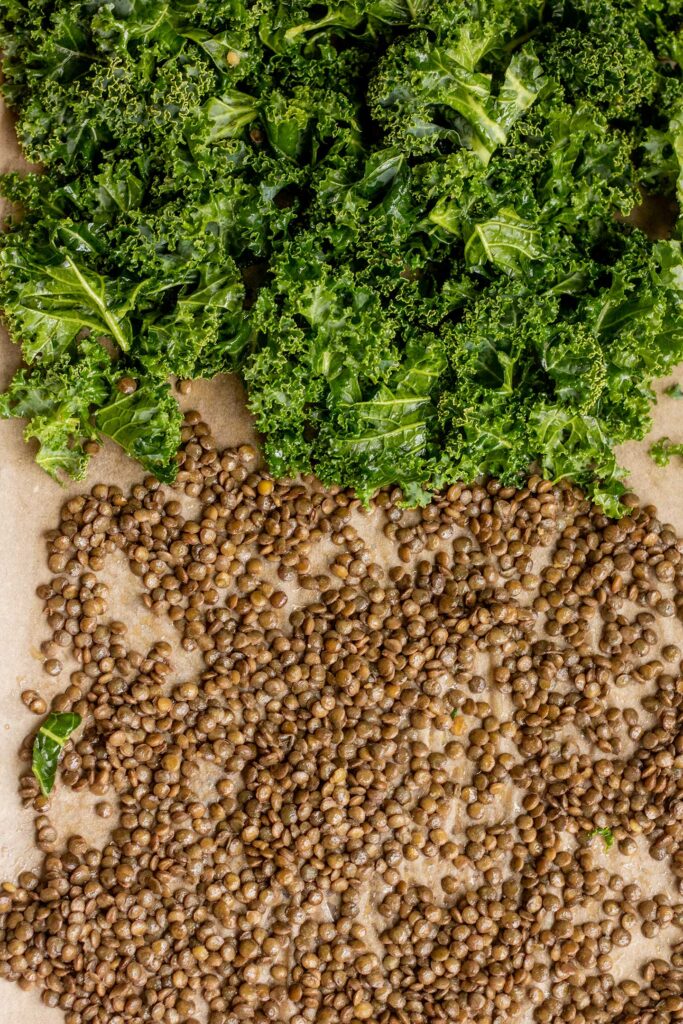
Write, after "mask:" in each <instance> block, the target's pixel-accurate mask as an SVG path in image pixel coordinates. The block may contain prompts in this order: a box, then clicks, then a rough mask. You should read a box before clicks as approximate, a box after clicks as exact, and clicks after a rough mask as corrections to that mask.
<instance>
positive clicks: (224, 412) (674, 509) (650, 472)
mask: <svg viewBox="0 0 683 1024" xmlns="http://www.w3.org/2000/svg"><path fill="white" fill-rule="evenodd" d="M22 167H26V164H25V163H24V162H23V161H22V158H21V154H20V152H19V149H18V147H17V143H16V139H15V136H14V131H13V126H12V122H11V119H10V117H9V115H8V114H7V111H6V110H4V109H3V108H2V107H1V106H0V171H2V172H4V171H7V170H10V169H21V168H22ZM18 362H19V359H18V350H17V348H16V347H15V346H13V345H11V344H10V343H9V341H8V339H7V335H6V334H5V333H4V332H0V386H1V387H4V386H5V385H6V383H7V381H8V380H9V378H10V376H11V375H12V373H13V371H14V369H15V368H16V366H17V365H18ZM676 379H678V380H679V381H680V382H681V383H682V384H683V367H681V369H680V370H679V372H678V373H677V374H675V375H674V376H673V377H670V378H667V379H666V380H664V381H661V382H659V384H658V385H657V391H658V393H661V392H662V391H663V389H664V388H665V387H666V386H667V385H668V384H670V383H671V382H672V381H674V380H676ZM183 404H184V405H185V407H187V408H197V409H199V410H200V411H201V413H202V415H203V416H204V417H205V418H206V419H207V420H208V422H209V423H210V424H211V426H212V429H213V431H214V434H215V436H216V438H217V440H218V441H219V443H222V444H240V443H242V442H244V441H254V440H255V434H254V429H253V425H252V423H251V420H250V417H249V414H248V413H247V411H246V407H245V404H244V394H243V391H242V388H241V386H240V385H239V382H238V381H237V380H235V379H234V378H230V377H219V378H216V379H215V380H214V381H211V382H210V383H205V382H200V383H196V384H194V385H193V388H192V393H191V395H190V396H189V397H188V398H186V399H184V400H183ZM663 434H667V435H669V436H670V437H671V438H672V439H675V440H681V439H683V400H679V401H676V400H673V399H670V398H667V397H666V396H664V397H662V399H661V401H660V404H659V405H658V406H657V408H656V410H655V423H654V429H653V431H652V435H651V436H652V437H653V438H658V437H660V436H662V435H663ZM647 447H648V441H647V440H646V441H643V442H642V443H632V444H628V445H626V446H625V447H624V448H623V449H622V451H621V459H622V461H623V463H624V464H625V465H626V466H627V467H628V468H629V470H630V471H631V484H632V488H633V490H634V491H635V492H636V493H637V494H639V495H640V497H641V499H642V500H643V502H646V503H653V504H656V505H657V506H658V508H659V511H660V516H661V517H662V518H663V519H664V520H665V521H668V522H671V523H672V524H674V526H675V527H676V529H677V530H678V532H679V533H683V461H680V460H678V461H677V462H674V463H672V464H671V465H670V466H669V468H668V469H660V468H658V467H657V466H656V465H655V464H654V463H653V462H652V460H651V459H650V458H649V456H648V455H647ZM32 451H33V450H32V449H31V448H30V447H29V446H28V445H26V444H25V443H24V441H23V440H22V424H21V423H20V422H18V421H16V420H12V421H0V581H1V582H0V653H1V658H0V667H1V671H0V882H1V881H3V880H8V881H12V880H16V877H17V875H18V873H19V872H20V871H22V870H25V869H28V868H31V867H35V866H36V865H37V864H38V862H39V855H38V854H37V852H36V851H35V849H34V847H33V834H32V832H33V826H32V815H31V813H30V812H28V811H24V810H23V809H22V807H21V804H20V802H19V798H18V793H17V780H18V775H19V771H20V762H19V758H18V756H17V752H18V749H19V745H20V743H21V740H22V739H23V737H24V735H25V734H26V733H27V732H28V731H29V730H30V729H31V728H33V727H34V726H35V724H36V718H35V716H33V715H32V714H30V712H29V711H28V710H27V709H26V708H25V707H24V705H23V704H22V703H21V701H20V699H19V698H20V694H21V692H22V690H24V689H27V688H31V689H36V690H38V691H39V692H40V693H41V694H42V695H43V696H44V697H45V698H46V699H48V700H49V698H50V697H51V696H52V695H53V694H54V693H56V692H59V691H61V690H62V689H64V687H65V686H66V685H67V678H66V673H63V674H62V676H61V677H59V678H58V679H57V680H56V681H55V680H52V679H50V678H49V677H48V676H46V675H45V674H44V673H43V671H42V669H41V659H40V651H39V646H40V643H41V641H42V640H44V639H46V637H47V629H46V625H45V623H44V621H43V617H42V611H41V602H40V601H39V600H38V598H37V597H36V596H35V587H36V585H37V584H38V583H40V582H43V581H44V580H45V579H47V578H48V575H49V574H48V572H47V568H46V566H45V545H44V541H43V534H44V532H45V531H46V530H48V529H50V528H51V527H52V526H53V525H54V524H55V523H56V521H57V517H58V510H59V508H60V506H61V504H62V503H63V502H64V501H65V500H66V499H67V498H68V497H69V495H70V494H72V493H80V492H81V491H82V490H83V489H84V488H85V487H88V486H92V485H93V484H95V483H97V482H99V481H105V482H116V483H119V484H120V485H122V486H126V485H127V484H128V483H129V482H131V481H133V480H134V479H136V478H138V477H139V476H140V474H141V470H140V468H139V467H138V466H136V465H135V464H134V463H132V462H131V461H130V460H128V459H127V458H126V457H125V456H124V455H123V454H122V453H121V452H120V450H118V449H117V448H116V447H115V446H114V445H113V444H111V445H109V446H108V447H107V448H106V449H105V451H104V452H103V453H102V454H100V455H99V456H98V457H96V458H95V459H94V460H93V463H92V465H91V469H90V474H89V477H88V480H87V481H86V482H85V483H78V484H74V485H72V486H71V487H69V488H61V487H59V486H58V485H57V484H56V483H54V482H53V481H52V480H51V479H50V478H49V477H48V476H47V475H46V474H45V473H44V472H43V471H42V470H41V469H39V468H38V466H36V464H35V462H34V461H33V454H32ZM133 602H134V598H133V597H132V596H131V597H130V603H131V606H133ZM134 609H135V614H136V616H137V617H138V619H139V621H140V623H141V625H140V628H141V630H143V631H144V629H145V628H146V627H147V624H148V620H149V621H150V622H151V618H150V617H147V619H145V616H144V611H145V610H144V608H142V606H140V605H135V606H134ZM156 629H157V633H158V631H159V626H158V625H157V627H156ZM81 810H82V800H81ZM66 811H67V813H68V808H67V809H66ZM72 813H73V814H74V826H73V830H74V831H75V830H78V828H79V827H80V826H81V823H80V822H79V823H78V824H76V817H75V815H76V809H75V808H72ZM634 867H635V866H634ZM647 867H648V868H649V867H650V865H647ZM664 953H665V951H664V950H662V954H664ZM662 954H660V955H662ZM62 1021H63V1014H62V1011H61V1010H50V1009H48V1008H47V1007H45V1006H43V1004H42V1003H41V1002H40V1000H39V998H38V996H37V994H36V993H35V992H23V991H21V990H20V989H19V988H18V987H17V986H15V985H9V984H0V1024H61V1022H62Z"/></svg>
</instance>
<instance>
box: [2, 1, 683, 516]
mask: <svg viewBox="0 0 683 1024" xmlns="http://www.w3.org/2000/svg"><path fill="white" fill-rule="evenodd" d="M682 20H683V0H669V2H667V3H664V2H662V0H553V3H550V4H548V3H544V2H542V0H339V2H338V3H335V4H330V5H327V6H325V5H320V4H313V3H310V2H308V0H293V2H288V3H284V2H281V0H202V2H200V3H192V4H190V3H188V2H187V0H177V2H175V3H171V4H168V3H161V2H160V0H130V2H127V3H125V4H119V3H115V4H110V3H108V4H104V3H100V2H98V0H93V2H92V3H85V4H75V3H67V2H65V0H38V2H34V0H30V2H29V0H5V2H4V3H2V4H1V5H0V45H2V48H3V51H4V53H5V59H4V74H5V82H4V86H3V89H4V94H5V97H6V99H7V102H8V103H9V104H10V106H11V107H12V108H13V109H14V110H15V112H16V114H17V133H18V137H19V139H20V142H21V144H22V146H23V149H24V152H25V154H26V156H27V158H28V159H30V160H32V161H35V162H37V163H40V164H41V165H42V168H43V170H42V172H41V173H28V174H26V175H23V176H20V175H17V174H10V175H6V176H5V177H4V179H3V192H4V194H5V195H6V196H7V198H8V199H9V200H10V201H11V202H12V203H13V204H14V205H13V209H14V211H15V213H14V214H13V216H12V218H10V222H9V223H8V225H7V231H6V232H5V233H4V234H3V236H2V237H1V238H0V305H1V306H2V308H3V309H4V314H5V318H6V320H7V323H8V325H9V328H10V331H11V334H12V336H13V338H14V340H15V341H16V342H17V343H18V344H20V345H21V348H22V353H23V357H24V366H23V367H22V368H21V369H20V370H19V371H18V372H17V374H16V376H15V378H14V380H13V381H12V382H11V383H10V385H9V388H8V390H7V392H6V393H5V394H4V395H2V396H0V415H4V416H20V417H24V418H26V420H27V421H28V423H27V427H26V436H27V438H36V439H37V440H38V443H39V448H38V453H37V459H38V461H39V463H40V464H41V465H42V466H44V468H45V469H46V470H48V472H50V473H51V474H52V475H54V476H56V477H60V476H62V475H64V474H66V475H67V476H73V477H81V476H83V474H84V473H85V472H86V468H87V464H88V460H89V457H90V455H89V452H90V451H92V450H93V445H92V443H91V442H93V441H96V440H99V439H101V438H103V437H111V438H113V439H114V440H116V441H117V442H118V443H119V444H120V445H121V446H122V447H123V448H124V449H125V450H126V451H127V452H129V453H130V454H131V455H132V456H133V457H135V458H137V459H138V460H139V461H140V462H141V463H142V464H143V465H144V466H145V467H146V468H147V469H148V470H149V471H151V472H153V473H154V474H156V475H157V476H158V477H159V478H160V479H162V480H170V479H172V478H173V476H174V474H175V472H176V465H177V463H176V453H177V449H178V445H179V439H180V413H179V411H178V407H177V404H176V400H175V398H174V397H173V395H172V392H171V390H170V387H169V379H170V378H172V377H173V376H178V377H182V378H193V377H211V376H214V375H215V374H217V373H221V372H237V373H239V374H240V375H241V376H242V378H243V380H244V381H245V383H246V385H247V389H248V400H249V405H250V408H251V410H252V412H253V413H254V416H255V419H256V424H257V426H258V428H259V429H260V430H261V431H262V434H263V437H264V450H265V454H266V457H267V459H268V461H269V464H270V466H271V468H272V469H273V471H275V472H276V473H283V474H284V473H286V474H291V473H295V472H307V471H311V470H313V471H315V472H316V473H317V474H318V475H319V476H320V478H321V479H322V480H323V481H325V482H328V483H340V484H343V485H346V486H351V487H353V488H355V490H356V492H357V493H358V495H359V496H360V497H361V498H362V499H363V500H367V499H369V498H370V497H371V496H372V494H373V493H374V492H375V491H376V490H377V489H378V488H379V487H382V486H384V485H386V484H396V485H398V486H400V487H401V488H402V490H403V494H404V498H405V500H406V501H407V502H409V503H422V502H425V501H427V500H429V496H430V494H431V493H432V491H433V490H434V489H435V488H437V487H441V486H443V485H444V484H446V483H449V482H451V481H454V480H466V481H471V480H473V479H475V478H476V477H478V476H480V475H495V476H497V477H499V478H500V479H502V480H503V481H505V482H508V483H519V482H520V481H521V480H522V479H523V477H524V475H525V474H526V473H527V472H528V471H529V468H530V467H531V466H532V465H533V466H536V467H537V468H539V469H540V470H541V471H542V472H543V473H544V474H545V475H547V476H548V477H549V478H551V479H553V480H558V479H561V478H568V479H571V480H573V481H575V482H577V483H578V484H580V485H581V486H582V487H584V488H585V490H586V492H587V493H588V494H589V496H590V497H591V498H592V499H593V500H594V501H595V502H596V503H597V504H598V505H600V506H601V507H602V508H603V509H604V510H605V511H606V512H607V513H608V514H611V515H618V514H620V512H621V510H622V506H621V503H620V495H621V494H622V493H623V491H624V484H623V471H622V470H621V469H620V467H619V465H618V463H617V461H616V457H615V454H614V449H615V447H616V446H617V445H618V444H620V443H621V442H622V441H625V440H628V439H641V438H643V437H644V436H645V434H646V433H647V431H648V429H649V426H650V423H651V406H652V403H653V402H654V400H655V395H654V392H653V389H652V382H653V381H654V379H655V378H657V377H660V376H664V375H666V374H668V373H669V372H670V371H671V370H672V368H673V367H674V366H675V365H676V364H677V363H678V362H680V361H681V360H683V315H682V311H683V255H682V253H681V243H680V235H681V230H680V227H681V221H680V219H679V220H678V221H677V222H676V216H677V215H678V211H679V206H680V202H681V199H682V198H683V82H682V78H681V70H680V61H681V56H682V54H683V47H682V46H681V42H680V31H679V29H680V24H681V21H682ZM650 197H659V199H660V201H661V202H663V203H664V204H665V205H666V204H668V205H669V207H670V208H671V209H672V210H673V211H674V216H672V224H671V232H670V236H669V238H668V239H666V240H659V241H656V240H654V239H649V238H648V237H647V236H646V235H645V234H644V233H643V232H642V231H641V230H640V229H639V228H638V227H637V226H636V224H635V223H634V218H633V217H631V216H630V214H631V211H633V209H634V207H638V206H639V204H640V203H641V202H643V201H646V202H647V201H648V200H649V198H650ZM124 377H125V378H132V379H133V380H135V381H136V383H137V388H136V390H135V391H133V392H132V393H124V392H123V391H121V390H119V388H118V383H119V381H120V380H121V379H122V378H124ZM673 451H674V449H673V448H669V447H667V446H666V445H660V446H659V447H656V452H655V454H656V455H657V457H658V458H659V459H660V460H661V461H663V460H665V459H666V458H667V457H668V455H669V454H671V453H673Z"/></svg>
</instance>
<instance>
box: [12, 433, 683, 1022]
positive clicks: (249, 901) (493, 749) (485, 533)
mask: <svg viewBox="0 0 683 1024" xmlns="http://www.w3.org/2000/svg"><path fill="white" fill-rule="evenodd" d="M183 442H184V446H183V449H182V452H181V455H180V457H179V458H180V469H179V473H178V478H177V483H176V485H175V487H174V488H173V489H171V488H165V487H162V486H161V485H160V484H159V483H158V481H157V480H155V479H154V478H146V479H145V480H144V481H143V482H142V483H140V484H138V485H136V486H133V487H132V488H131V490H130V492H129V493H128V494H125V493H124V492H123V491H122V490H121V488H119V487H117V486H105V485H102V484H98V485H97V486H95V487H93V488H92V490H91V491H90V493H89V494H84V495H82V496H80V497H75V498H71V499H70V500H68V501H67V502H66V504H65V506H64V508H63V510H62V514H61V520H60V523H59V526H58V528H57V529H55V530H53V531H52V532H50V533H49V535H48V565H49V568H50V571H51V574H52V578H51V579H50V582H49V583H46V584H45V585H43V586H41V587H40V588H39V590H38V593H39V596H40V598H41V599H43V601H44V604H45V611H46V616H47V622H48V624H49V627H50V629H51V630H52V633H53V637H52V639H51V640H50V641H48V642H46V643H45V644H44V646H43V650H44V655H45V669H46V671H47V672H48V673H51V674H54V675H59V674H60V672H62V671H66V670H67V667H68V670H69V672H70V681H69V685H68V687H67V688H66V689H65V690H64V692H63V693H61V694H59V695H58V696H56V697H54V699H53V700H52V702H51V710H53V711H57V712H61V711H76V712H78V713H79V714H80V715H81V716H82V718H83V725H82V727H81V728H80V729H79V730H78V732H76V733H75V734H74V736H73V737H72V740H71V741H70V742H69V744H68V745H67V747H66V748H65V752H64V756H63V758H62V762H61V766H60V771H59V776H58V780H57V786H56V790H55V795H53V796H51V797H50V798H49V799H48V798H46V797H44V796H42V795H41V794H40V792H39V789H38V786H37V783H36V781H35V780H34V778H33V776H32V775H31V774H30V771H29V768H28V765H27V770H26V773H25V775H24V776H23V778H22V779H21V793H22V796H23V800H24V802H25V804H26V805H27V806H29V807H31V808H33V810H34V812H35V815H36V817H35V826H36V843H37V846H38V848H39V850H40V851H41V852H42V860H41V864H40V867H39V869H37V870H35V871H24V872H23V873H22V874H20V875H19V878H18V881H17V883H16V884H13V883H6V884H5V885H4V886H2V887H1V888H0V976H2V977H5V978H8V979H12V980H15V981H18V982H19V984H20V985H22V986H23V987H25V988H28V987H32V986H35V987H37V988H38V989H39V990H40V992H41V995H42V999H43V1001H44V1002H45V1003H46V1004H47V1005H48V1006H52V1007H60V1008H61V1009H62V1010H63V1013H64V1019H65V1021H66V1022H67V1024H86V1022H95V1024H149V1022H159V1024H202V1022H207V1024H239V1022H242V1021H250V1022H255V1024H267V1022H273V1021H289V1022H291V1024H308V1022H311V1024H359V1022H364V1021H371V1022H377V1024H437V1022H441V1021H444V1022H446V1021H452V1022H456V1024H510V1022H517V1021H535V1022H538V1024H551V1022H556V1021H557V1022H562V1024H589V1022H590V1024H669V1022H673V1021H683V934H681V929H682V928H683V902H679V900H683V896H682V895H681V894H682V893H683V848H682V847H681V839H682V838H683V774H682V771H681V769H682V768H683V680H682V678H681V671H682V668H683V666H682V664H681V650H680V648H679V647H678V646H676V644H675V643H674V642H672V640H671V636H672V635H673V634H674V633H675V630H676V627H677V626H679V625H680V618H681V616H683V542H681V541H680V540H679V539H678V538H677V537H676V535H675V532H674V530H673V528H672V527H670V526H667V525H665V524H662V523H660V522H659V521H658V520H657V518H656V510H655V509H654V508H653V507H652V506H646V507H643V508H641V507H638V504H637V501H636V500H635V498H631V497H627V498H626V506H627V509H628V514H627V515H625V516H624V517H623V518H622V519H621V520H620V521H618V522H617V521H613V520H609V519H607V518H605V517H604V516H603V515H602V514H600V513H599V512H598V511H596V510H595V509H594V508H592V507H591V506H590V504H589V503H588V502H587V501H586V500H585V499H584V497H583V496H582V494H581V493H580V492H579V491H577V490H576V489H572V488H570V487H568V486H564V485H553V484H551V483H550V482H548V481H544V480H542V479H541V478H540V477H533V478H532V479H530V480H529V481H528V484H527V486H526V487H524V488H523V489H521V490H515V489H514V488H511V487H503V486H501V485H500V484H498V483H496V482H490V483H488V484H487V485H485V486H471V487H464V486H453V487H451V488H449V489H448V490H447V491H446V492H445V493H443V494H442V495H441V496H439V497H437V498H436V499H435V500H434V501H433V502H432V504H430V505H428V506H427V507H425V508H422V509H419V510H406V509H403V508H402V507H401V505H400V495H399V494H398V493H394V492H390V491H385V492H383V493H380V494H379V495H378V496H377V498H376V500H375V502H374V504H373V507H372V508H371V509H363V508H362V507H361V506H360V504H359V502H358V501H357V500H356V499H355V498H354V497H353V495H352V494H350V493H348V492H345V491H341V490H334V489H332V490H330V489H325V488H323V487H322V486H321V485H320V484H319V483H318V482H316V481H315V480H314V479H309V478H305V479H303V480H299V481H291V480H285V481H275V480H273V479H272V478H271V477H270V476H269V475H268V474H267V473H266V472H265V471H264V470H263V469H262V468H260V465H259V461H258V456H257V453H256V451H255V450H254V449H252V448H251V447H248V446H242V447H240V448H238V449H228V450H225V451H220V450H217V447H216V444H215V443H214V441H213V440H212V437H211V434H210V431H209V428H208V426H207V425H206V424H205V423H203V422H202V421H201V418H200V416H199V414H198V413H189V414H188V415H187V417H186V422H185V426H184V434H183ZM117 558H119V559H121V560H125V561H126V564H127V565H128V567H129V568H130V571H131V573H132V574H133V576H134V577H135V582H136V585H137V587H138V588H139V590H140V591H141V599H142V601H143V602H144V605H145V606H146V607H147V609H149V612H150V613H153V615H155V616H158V618H159V623H160V628H161V627H163V629H165V631H166V633H167V634H168V635H169V636H170V637H171V638H173V637H174V636H177V643H176V644H173V643H170V642H169V641H168V640H166V639H157V640H156V642H154V643H153V644H152V645H151V647H150V648H149V649H148V650H147V651H146V653H142V652H140V651H138V650H136V649H135V648H134V646H133V643H132V641H131V639H130V636H131V634H132V633H133V632H134V631H135V630H134V627H133V625H132V624H129V625H128V627H127V625H126V624H125V623H124V622H123V621H121V620H120V619H117V618H109V617H108V613H109V611H110V610H111V611H114V610H115V609H110V599H111V593H112V591H111V588H108V585H107V583H106V582H105V581H104V578H103V577H102V576H101V574H102V573H104V571H105V569H106V568H107V565H108V561H109V560H110V559H111V560H113V561H115V560H116V559H117ZM154 621H155V620H154ZM171 624H172V625H171ZM190 655H191V656H192V658H194V659H196V665H195V667H194V668H193V669H192V670H191V671H190V670H188V671H187V672H186V674H185V676H183V675H182V672H181V673H180V675H179V672H178V669H177V667H174V664H175V665H176V666H177V665H178V664H179V663H180V662H179V661H178V659H180V661H182V659H186V658H187V657H188V656H190ZM174 658H175V659H176V660H175V663H174ZM24 698H25V702H26V703H27V704H28V705H29V706H30V707H31V708H32V710H33V711H35V712H36V713H37V714H44V713H45V712H46V710H48V705H47V702H46V701H45V700H44V699H43V698H42V697H41V696H40V695H39V694H38V693H37V692H36V691H29V692H27V693H26V694H25V695H24ZM31 741H32V736H29V737H27V740H26V742H25V744H24V751H23V752H24V755H25V756H26V757H27V758H28V756H29V754H30V746H31ZM69 788H70V789H71V790H73V791H76V793H79V792H82V796H81V797H80V798H79V800H80V802H81V805H82V806H85V804H84V803H83V801H84V799H85V798H86V796H88V794H94V796H93V797H92V800H93V805H94V808H95V813H97V814H98V815H99V816H100V817H101V818H103V819H110V820H109V821H103V822H101V828H103V829H104V831H105V833H106V835H105V838H104V840H103V841H101V842H99V843H98V842H94V841H87V840H86V839H85V838H84V837H83V836H82V835H79V834H68V835H62V836H61V837H60V835H59V828H60V823H59V821H58V820H57V816H56V813H55V811H54V805H55V803H56V802H57V801H58V799H65V798H66V797H65V794H67V795H68V791H69ZM51 807H52V814H54V817H52V816H51ZM82 816H83V815H82ZM94 820H96V819H94ZM81 828H83V822H81ZM608 847H610V848H609V849H608ZM644 865H645V867H644ZM648 878H650V879H654V881H652V882H648ZM652 940H654V946H655V947H656V949H655V952H656V953H657V955H655V953H654V952H652V948H653V941H652ZM632 943H633V946H632V948H631V949H630V950H627V948H626V947H629V945H630V944H632ZM648 951H649V952H648ZM627 954H628V955H627Z"/></svg>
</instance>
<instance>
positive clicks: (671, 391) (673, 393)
mask: <svg viewBox="0 0 683 1024" xmlns="http://www.w3.org/2000/svg"><path fill="white" fill-rule="evenodd" d="M664 394H665V395H668V396H669V398H683V388H682V387H681V385H680V384H679V383H678V381H676V383H675V384H669V386H668V388H664Z"/></svg>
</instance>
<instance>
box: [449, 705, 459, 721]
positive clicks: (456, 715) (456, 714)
mask: <svg viewBox="0 0 683 1024" xmlns="http://www.w3.org/2000/svg"><path fill="white" fill-rule="evenodd" d="M459 714H460V708H453V710H452V711H451V718H452V719H454V720H455V719H456V718H457V717H458V715H459Z"/></svg>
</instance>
